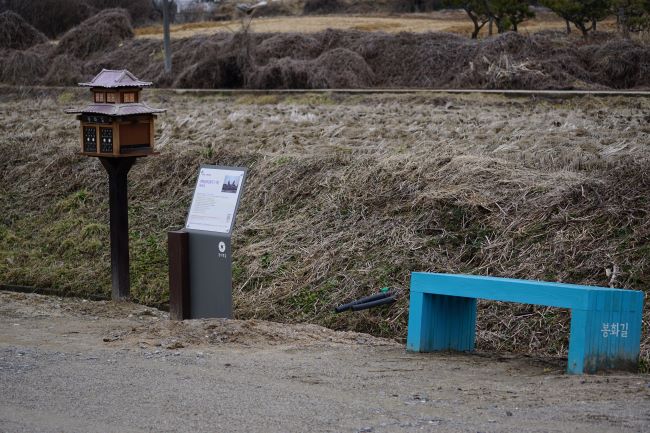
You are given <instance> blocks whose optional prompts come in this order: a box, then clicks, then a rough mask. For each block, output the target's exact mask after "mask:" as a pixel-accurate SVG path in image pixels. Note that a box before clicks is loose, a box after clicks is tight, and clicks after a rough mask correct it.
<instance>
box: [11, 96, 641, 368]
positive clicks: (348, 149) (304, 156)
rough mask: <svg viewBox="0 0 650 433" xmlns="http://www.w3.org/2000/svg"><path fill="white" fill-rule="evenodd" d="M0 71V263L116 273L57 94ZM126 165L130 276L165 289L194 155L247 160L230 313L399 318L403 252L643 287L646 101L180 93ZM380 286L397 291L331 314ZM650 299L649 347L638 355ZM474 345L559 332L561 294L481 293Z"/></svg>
mask: <svg viewBox="0 0 650 433" xmlns="http://www.w3.org/2000/svg"><path fill="white" fill-rule="evenodd" d="M80 97H83V99H84V100H85V99H86V98H87V94H86V92H82V91H74V92H63V93H60V92H58V91H57V92H55V91H52V92H45V93H42V94H39V93H38V92H37V91H34V92H30V91H28V90H27V91H26V90H21V91H11V90H7V89H5V90H3V91H2V94H1V97H0V101H1V104H2V105H1V109H2V112H3V113H6V115H5V116H3V117H2V118H0V133H2V136H3V140H2V141H0V153H2V155H4V157H3V158H2V160H0V191H2V194H1V195H0V283H5V284H6V283H11V284H24V285H31V286H41V287H53V288H55V289H57V290H60V291H61V292H68V293H76V294H81V295H84V294H90V293H103V294H107V293H109V291H110V278H109V272H110V265H109V244H108V224H107V219H108V212H107V204H106V201H107V200H106V193H107V192H106V175H105V173H104V170H103V168H102V167H101V165H100V164H99V162H98V161H97V160H96V159H94V158H84V157H80V156H77V155H76V152H77V146H78V144H77V140H78V124H77V121H76V120H75V119H74V116H69V115H65V114H64V113H63V109H64V108H65V107H66V106H68V105H71V104H73V103H79V98H80ZM148 100H149V102H150V103H151V104H152V105H155V106H163V107H166V108H168V109H169V112H168V114H166V115H164V116H161V118H160V121H159V123H158V132H157V137H158V143H159V147H160V150H161V155H160V156H158V157H155V158H146V159H145V160H143V161H141V162H139V163H138V164H137V165H136V167H135V168H134V169H133V170H132V172H131V174H130V188H131V189H130V223H131V251H132V267H131V269H132V286H133V296H134V298H135V299H136V300H138V301H140V302H145V303H149V304H158V303H164V302H166V301H167V299H168V293H167V275H166V272H167V264H166V263H167V258H166V231H168V230H171V229H176V228H178V227H180V226H182V225H183V222H184V218H185V214H186V212H187V208H188V206H189V201H190V195H191V192H192V189H193V184H194V182H195V176H196V170H197V167H198V166H199V164H202V163H215V164H216V163H218V164H223V165H242V166H246V167H249V169H250V177H249V182H248V185H247V186H246V191H245V195H244V198H243V202H242V209H241V213H240V215H239V220H238V222H237V224H236V229H235V234H234V259H235V263H234V275H233V277H234V290H235V304H236V315H237V317H238V318H260V319H270V320H276V321H283V322H303V321H306V322H313V323H318V324H322V325H325V326H328V327H331V328H334V329H349V330H356V331H369V332H372V333H374V334H378V335H383V336H395V337H404V336H405V327H406V319H407V308H408V291H407V288H408V280H409V273H410V272H411V271H416V270H417V271H437V272H454V273H471V274H484V275H496V276H509V277H516V278H534V279H543V280H549V281H566V282H572V283H580V284H596V285H604V286H607V285H612V286H614V287H628V288H632V289H639V290H647V289H648V287H650V267H649V266H650V265H649V262H650V218H649V213H650V201H649V199H648V197H650V175H649V173H650V171H649V170H648V168H649V166H650V157H649V154H648V143H649V142H650V129H649V127H648V124H649V121H650V118H649V117H648V116H649V115H650V101H649V100H648V99H643V98H641V99H638V98H637V99H634V98H598V99H594V98H589V97H584V98H573V99H567V100H555V99H539V98H516V99H509V98H505V97H499V96H448V95H445V96H442V95H441V96H427V97H424V96H422V97H420V96H410V95H403V96H386V95H383V96H382V95H375V96H341V95H336V94H334V95H306V96H282V95H262V96H240V97H235V96H232V97H225V96H207V95H206V96H191V95H174V94H173V93H170V92H168V91H154V92H151V93H150V96H149V97H148ZM382 286H391V287H394V288H396V289H398V290H400V291H401V293H402V295H401V297H400V299H399V302H398V303H397V304H395V305H393V306H392V307H390V308H384V309H376V310H372V311H369V312H363V313H359V314H341V315H334V314H333V312H332V307H333V306H334V305H335V304H337V303H339V302H342V301H346V300H349V299H353V298H356V297H359V296H361V295H365V294H368V293H371V292H374V291H376V290H377V289H378V288H379V287H382ZM649 318H650V308H648V306H646V314H645V317H644V320H645V325H644V326H645V328H644V337H643V344H642V351H643V359H644V362H645V363H646V365H647V363H648V361H649V360H650V333H649V332H648V319H649ZM478 322H479V332H478V345H479V347H480V348H483V349H498V350H517V351H524V352H531V353H537V354H547V355H548V354H552V355H557V354H563V353H565V351H566V341H567V335H568V327H567V324H568V315H567V312H566V311H564V310H558V309H551V308H540V307H534V306H528V305H516V304H499V303H487V302H486V303H482V304H481V306H480V313H479V320H478Z"/></svg>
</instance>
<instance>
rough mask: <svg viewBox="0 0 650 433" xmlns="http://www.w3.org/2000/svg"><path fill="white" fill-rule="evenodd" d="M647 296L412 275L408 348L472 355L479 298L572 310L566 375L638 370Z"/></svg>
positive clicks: (559, 285) (571, 286)
mask: <svg viewBox="0 0 650 433" xmlns="http://www.w3.org/2000/svg"><path fill="white" fill-rule="evenodd" d="M643 296H644V294H643V292H640V291H635V290H621V289H610V288H607V287H591V286H579V285H575V284H563V283H547V282H541V281H528V280H515V279H510V278H494V277H481V276H472V275H452V274H434V273H428V272H414V273H412V274H411V298H410V305H409V323H408V338H407V341H406V349H407V350H408V351H412V352H431V351H437V350H457V351H472V350H474V334H475V331H476V300H477V298H480V299H490V300H493V301H506V302H519V303H524V304H536V305H545V306H549V307H560V308H569V309H571V335H570V337H569V364H568V366H567V372H568V373H572V374H582V373H595V372H596V371H598V370H606V369H616V370H631V371H637V369H638V360H639V348H640V341H641V314H642V310H643Z"/></svg>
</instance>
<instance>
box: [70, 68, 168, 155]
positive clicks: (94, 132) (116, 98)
mask: <svg viewBox="0 0 650 433" xmlns="http://www.w3.org/2000/svg"><path fill="white" fill-rule="evenodd" d="M79 85H80V86H84V87H90V90H91V92H92V95H93V101H92V103H91V104H89V105H87V106H85V107H83V108H79V109H70V110H66V112H67V113H79V116H77V119H79V120H80V121H81V154H83V155H87V156H99V157H135V156H147V155H151V154H153V153H154V120H155V119H156V113H162V112H164V111H165V110H164V109H159V108H152V107H150V106H148V105H147V104H145V103H144V102H141V98H140V92H141V91H142V89H143V88H144V87H148V86H151V85H152V83H151V82H148V81H141V80H139V79H138V78H136V77H135V76H134V75H133V74H132V73H130V72H129V71H127V70H126V69H122V70H110V69H103V70H102V71H101V72H100V73H99V74H97V76H96V77H95V78H93V79H92V81H89V82H87V83H79Z"/></svg>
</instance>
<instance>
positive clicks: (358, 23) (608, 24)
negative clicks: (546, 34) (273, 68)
mask: <svg viewBox="0 0 650 433" xmlns="http://www.w3.org/2000/svg"><path fill="white" fill-rule="evenodd" d="M600 26H601V27H600V28H601V29H602V30H613V29H615V26H616V23H615V21H614V20H613V19H609V20H606V21H604V22H602V23H600ZM239 28H241V22H240V21H238V20H233V21H221V22H199V23H188V24H178V25H173V26H172V28H171V36H172V37H174V38H187V37H192V36H196V35H210V34H213V33H215V32H221V31H237V30H238V29H239ZM565 28H566V26H565V23H564V21H563V20H561V19H559V18H558V17H557V16H556V15H554V14H552V13H549V12H538V13H537V17H536V18H535V19H533V20H530V21H528V22H525V23H523V24H522V25H521V27H520V31H521V32H524V33H527V32H528V33H533V32H538V31H541V30H564V29H565ZM251 29H252V30H253V31H254V32H259V33H284V32H299V33H316V32H320V31H322V30H325V29H339V30H361V31H382V32H387V33H398V32H414V33H424V32H451V33H458V34H464V35H469V34H470V33H471V31H472V23H471V21H470V20H469V19H468V18H467V16H466V15H465V13H464V12H461V11H442V12H432V13H428V14H409V15H397V16H351V15H327V16H283V17H259V18H255V19H254V20H253V23H252V25H251ZM135 33H136V35H137V37H140V38H154V39H161V38H162V26H151V27H141V28H138V29H136V30H135ZM481 35H482V36H485V35H487V26H486V27H485V28H484V29H483V31H482V33H481Z"/></svg>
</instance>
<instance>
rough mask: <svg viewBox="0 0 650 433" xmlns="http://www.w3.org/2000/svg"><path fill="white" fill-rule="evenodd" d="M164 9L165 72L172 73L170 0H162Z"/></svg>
mask: <svg viewBox="0 0 650 433" xmlns="http://www.w3.org/2000/svg"><path fill="white" fill-rule="evenodd" d="M162 9H163V49H164V50H165V73H166V74H171V73H172V53H171V46H170V42H169V0H162Z"/></svg>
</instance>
